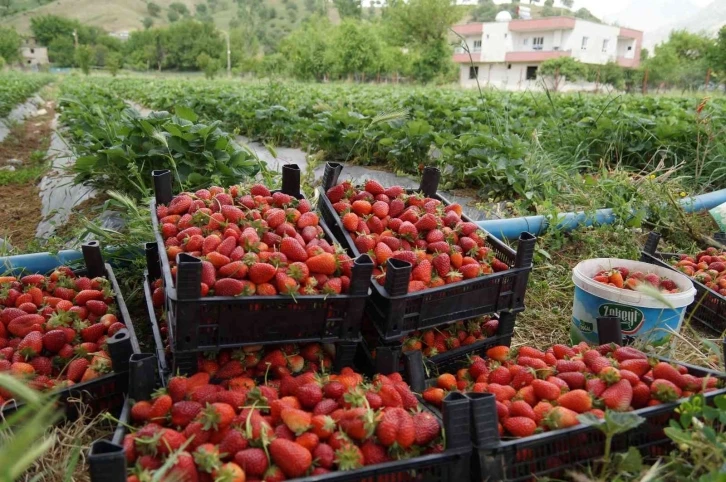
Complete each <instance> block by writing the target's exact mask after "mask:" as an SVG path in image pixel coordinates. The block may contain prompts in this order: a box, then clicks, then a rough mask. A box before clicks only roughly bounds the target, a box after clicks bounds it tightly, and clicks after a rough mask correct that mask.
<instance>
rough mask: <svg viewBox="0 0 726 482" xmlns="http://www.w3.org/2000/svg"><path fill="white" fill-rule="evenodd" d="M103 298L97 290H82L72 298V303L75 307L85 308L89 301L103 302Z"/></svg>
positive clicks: (101, 293)
mask: <svg viewBox="0 0 726 482" xmlns="http://www.w3.org/2000/svg"><path fill="white" fill-rule="evenodd" d="M104 298H105V296H104V294H103V292H101V291H99V290H83V291H81V292H79V293H78V294H77V295H76V296H75V298H73V303H74V304H76V305H77V306H85V305H86V302H87V301H89V300H103V299H104Z"/></svg>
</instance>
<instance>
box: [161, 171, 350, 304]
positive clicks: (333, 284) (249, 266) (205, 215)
mask: <svg viewBox="0 0 726 482" xmlns="http://www.w3.org/2000/svg"><path fill="white" fill-rule="evenodd" d="M156 215H157V216H158V218H159V224H160V229H161V235H162V237H163V238H164V244H165V246H166V255H167V257H168V259H169V262H170V263H171V264H172V266H173V265H174V264H175V261H176V256H177V255H178V254H179V253H188V254H190V255H192V256H196V257H199V258H201V259H202V286H201V292H202V296H207V295H209V296H252V295H258V296H274V295H278V294H280V295H290V296H297V295H319V294H326V295H336V294H341V293H346V292H347V291H348V286H349V284H350V277H351V269H352V267H353V260H352V259H350V257H349V256H347V255H346V254H345V253H344V252H342V251H340V250H339V249H336V247H334V246H332V245H331V244H330V243H329V242H328V241H327V240H326V239H325V237H324V233H323V228H322V227H321V226H320V223H319V219H318V215H317V214H315V213H314V212H313V211H312V207H311V205H310V202H309V201H307V200H306V199H300V200H298V199H296V198H295V197H293V196H290V195H287V194H283V193H281V192H275V193H271V192H270V190H269V189H267V188H266V187H265V186H263V185H261V184H255V185H254V186H252V187H251V188H250V190H249V192H247V191H243V190H242V188H241V187H239V186H232V187H230V188H229V189H224V188H221V187H216V186H215V187H210V188H209V189H200V190H199V191H197V192H195V193H181V194H179V195H177V196H175V197H174V199H172V200H171V202H170V203H169V205H168V206H165V205H160V206H158V207H157V208H156ZM172 273H173V274H174V275H176V267H175V266H173V267H172Z"/></svg>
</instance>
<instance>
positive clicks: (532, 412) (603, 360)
mask: <svg viewBox="0 0 726 482" xmlns="http://www.w3.org/2000/svg"><path fill="white" fill-rule="evenodd" d="M720 384H721V382H720V381H719V380H718V379H716V378H713V377H698V376H694V375H691V374H689V373H688V370H687V369H686V368H685V367H683V366H674V365H672V364H670V363H667V362H664V361H657V360H650V359H648V356H647V355H646V354H645V353H643V352H641V351H639V350H636V349H635V348H632V347H616V346H613V345H602V346H600V347H597V348H591V347H590V346H588V345H587V344H586V343H584V342H583V343H581V344H579V345H576V346H573V347H570V346H567V345H554V346H553V347H551V348H549V349H547V350H546V351H541V350H538V349H536V348H532V347H529V346H522V347H520V348H519V349H517V350H512V349H510V348H509V347H506V346H497V347H493V348H490V349H489V350H488V351H487V359H483V358H481V357H472V361H471V364H470V366H469V367H468V368H462V369H460V370H459V371H458V372H457V373H456V374H453V373H444V374H441V375H439V377H438V378H437V379H436V382H435V384H434V385H433V386H431V387H429V388H427V389H426V390H425V391H424V392H423V398H424V400H426V401H428V402H430V403H432V404H434V405H440V404H441V400H443V398H444V397H445V396H446V393H447V392H450V391H454V390H460V391H467V392H479V393H491V394H493V395H494V396H495V397H496V405H497V415H498V419H499V420H498V424H499V425H498V428H499V434H500V436H508V437H528V436H530V435H533V434H535V433H539V432H542V431H548V430H555V429H561V428H568V427H573V426H575V425H579V424H580V423H581V420H582V418H581V417H580V416H579V415H581V414H590V415H592V416H594V417H596V418H599V419H601V418H603V417H604V415H605V411H606V410H612V411H616V412H625V411H630V410H634V409H635V410H637V409H639V408H645V407H652V406H656V405H660V404H663V403H668V402H673V401H676V400H678V399H681V398H685V397H689V396H691V395H694V394H698V393H707V392H711V391H714V390H716V389H717V387H718V386H720Z"/></svg>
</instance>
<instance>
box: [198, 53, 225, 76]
mask: <svg viewBox="0 0 726 482" xmlns="http://www.w3.org/2000/svg"><path fill="white" fill-rule="evenodd" d="M197 67H199V69H200V70H203V71H204V76H205V77H206V78H208V79H213V78H214V77H215V76H216V75H217V73H218V72H219V68H220V63H219V60H218V59H213V58H212V57H210V56H209V55H208V54H206V53H205V52H202V53H201V54H199V55H198V56H197Z"/></svg>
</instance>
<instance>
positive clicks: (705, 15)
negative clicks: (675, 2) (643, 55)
mask: <svg viewBox="0 0 726 482" xmlns="http://www.w3.org/2000/svg"><path fill="white" fill-rule="evenodd" d="M724 25H726V1H725V0H713V2H711V3H710V4H708V5H706V6H705V7H703V8H701V9H698V10H695V11H693V10H692V11H690V12H686V11H684V12H683V15H682V19H681V20H679V21H677V22H673V23H670V24H668V25H665V26H663V27H661V28H658V29H656V30H653V31H651V32H646V33H645V37H644V39H643V44H644V45H645V46H646V47H648V48H652V47H653V46H654V45H656V44H658V43H660V42H664V41H666V40H668V35H669V34H670V32H671V31H672V30H688V31H689V32H694V33H697V32H705V33H706V34H708V35H716V33H717V32H718V31H719V29H720V28H721V27H723V26H724Z"/></svg>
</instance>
